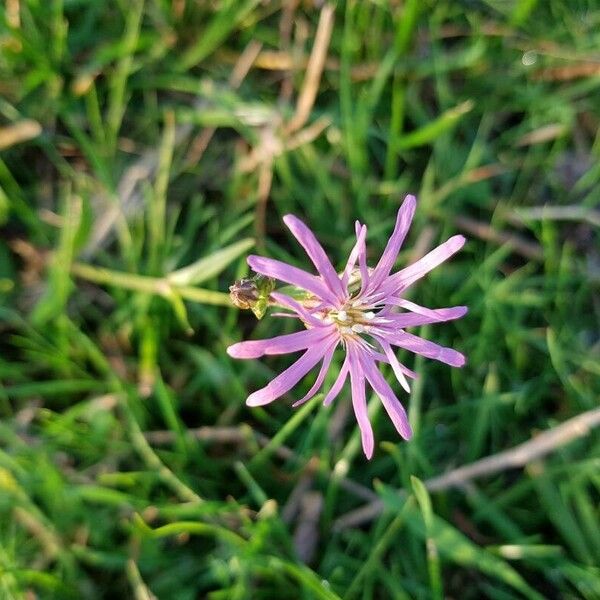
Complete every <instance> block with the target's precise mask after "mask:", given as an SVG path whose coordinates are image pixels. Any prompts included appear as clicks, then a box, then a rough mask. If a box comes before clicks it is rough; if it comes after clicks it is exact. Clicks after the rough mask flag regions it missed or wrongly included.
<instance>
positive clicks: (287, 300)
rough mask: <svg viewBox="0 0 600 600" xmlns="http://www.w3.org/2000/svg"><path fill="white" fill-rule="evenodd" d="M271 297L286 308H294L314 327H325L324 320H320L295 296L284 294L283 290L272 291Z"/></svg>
mask: <svg viewBox="0 0 600 600" xmlns="http://www.w3.org/2000/svg"><path fill="white" fill-rule="evenodd" d="M271 298H273V300H275V301H276V302H277V303H279V304H281V306H284V307H285V308H289V309H290V310H293V311H294V312H295V313H296V314H297V315H298V316H299V317H300V318H301V319H302V320H303V321H305V322H306V323H309V324H310V325H312V326H313V327H323V321H319V319H317V318H316V317H315V316H313V315H311V314H310V313H309V312H308V310H306V308H304V306H302V304H300V302H298V301H297V300H294V298H292V297H290V296H288V295H286V294H282V293H281V292H271Z"/></svg>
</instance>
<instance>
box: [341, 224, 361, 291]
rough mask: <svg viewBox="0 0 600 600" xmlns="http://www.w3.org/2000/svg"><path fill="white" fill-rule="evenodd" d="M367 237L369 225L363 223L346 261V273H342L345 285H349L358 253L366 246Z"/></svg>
mask: <svg viewBox="0 0 600 600" xmlns="http://www.w3.org/2000/svg"><path fill="white" fill-rule="evenodd" d="M366 238H367V226H366V225H363V226H362V227H361V228H360V231H359V232H358V235H357V236H356V243H355V244H354V247H353V248H352V250H351V252H350V255H349V256H348V262H347V263H346V268H345V269H344V274H343V275H342V284H343V285H344V287H346V286H347V285H348V280H349V279H350V275H351V273H352V270H353V269H354V266H355V265H356V261H357V260H358V254H359V252H361V249H362V248H365V240H366Z"/></svg>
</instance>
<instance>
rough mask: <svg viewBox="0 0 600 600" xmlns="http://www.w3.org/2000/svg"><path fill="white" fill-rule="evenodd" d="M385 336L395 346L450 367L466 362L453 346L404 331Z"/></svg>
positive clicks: (460, 365) (459, 365)
mask: <svg viewBox="0 0 600 600" xmlns="http://www.w3.org/2000/svg"><path fill="white" fill-rule="evenodd" d="M385 337H386V339H387V340H388V342H391V343H392V344H394V345H395V346H400V348H404V349H405V350H410V351H411V352H414V353H415V354H420V355H422V356H425V357H426V358H432V359H434V360H439V361H440V362H443V363H446V364H447V365H450V366H452V367H462V366H464V364H465V363H466V359H465V357H464V355H463V354H461V353H460V352H457V351H456V350H454V349H453V348H446V347H444V346H440V345H438V344H435V343H433V342H430V341H428V340H424V339H423V338H420V337H418V336H416V335H413V334H412V333H407V332H406V331H399V332H397V333H395V334H390V335H386V336H385Z"/></svg>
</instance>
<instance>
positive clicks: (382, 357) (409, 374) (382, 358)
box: [370, 350, 419, 379]
mask: <svg viewBox="0 0 600 600" xmlns="http://www.w3.org/2000/svg"><path fill="white" fill-rule="evenodd" d="M370 354H371V356H372V357H373V358H374V359H375V360H377V361H379V362H382V363H385V364H386V365H389V364H390V359H389V358H388V357H387V356H386V355H385V354H382V353H381V352H377V351H375V350H371V352H370ZM398 364H399V365H400V369H401V370H402V373H404V375H406V376H407V377H410V378H411V379H418V378H419V376H418V375H417V373H415V372H414V371H411V370H410V369H409V368H408V367H407V366H405V365H403V364H402V363H401V362H399V363H398Z"/></svg>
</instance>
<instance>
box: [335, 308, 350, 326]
mask: <svg viewBox="0 0 600 600" xmlns="http://www.w3.org/2000/svg"><path fill="white" fill-rule="evenodd" d="M337 319H338V321H341V322H342V323H343V322H344V321H347V320H348V313H346V311H345V310H338V314H337Z"/></svg>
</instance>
